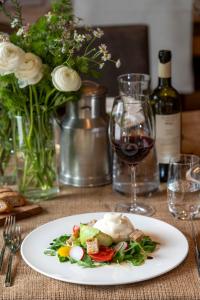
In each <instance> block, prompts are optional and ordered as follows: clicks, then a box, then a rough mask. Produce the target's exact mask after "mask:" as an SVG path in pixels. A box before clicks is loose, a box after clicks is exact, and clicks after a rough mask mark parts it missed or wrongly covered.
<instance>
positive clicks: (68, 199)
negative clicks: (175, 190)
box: [0, 185, 200, 300]
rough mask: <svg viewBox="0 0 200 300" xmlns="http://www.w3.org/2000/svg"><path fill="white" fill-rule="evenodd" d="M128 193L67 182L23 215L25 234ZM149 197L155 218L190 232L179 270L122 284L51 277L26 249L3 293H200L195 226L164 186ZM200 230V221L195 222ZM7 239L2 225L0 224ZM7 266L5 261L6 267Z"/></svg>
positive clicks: (58, 299) (59, 297)
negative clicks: (178, 216)
mask: <svg viewBox="0 0 200 300" xmlns="http://www.w3.org/2000/svg"><path fill="white" fill-rule="evenodd" d="M122 200H124V201H127V200H128V199H127V198H126V197H124V196H121V195H119V194H116V193H113V191H112V187H111V186H110V185H108V186H104V187H98V188H88V189H83V188H72V187H68V188H65V189H64V190H63V191H62V193H61V195H59V196H58V197H57V198H56V199H54V200H49V201H44V202H41V206H42V207H43V213H41V214H39V215H37V216H34V217H31V218H27V219H24V220H21V221H19V224H20V225H21V226H22V228H23V234H24V236H25V235H26V234H28V233H29V232H30V231H31V230H33V229H34V228H36V227H37V226H39V225H41V224H44V223H46V222H48V221H51V220H54V219H56V218H60V217H64V216H68V215H73V214H77V213H86V212H97V211H110V210H112V209H113V207H114V206H115V204H116V202H117V201H122ZM144 201H146V202H149V203H151V204H152V205H154V206H155V208H156V213H155V215H154V217H155V218H158V219H161V220H163V221H166V222H168V223H170V224H172V225H173V226H176V227H177V228H178V229H179V230H181V231H182V232H183V234H185V236H186V237H187V239H188V242H189V245H190V249H189V254H188V256H187V258H186V259H185V261H184V262H183V263H182V264H181V265H179V266H178V267H177V268H175V269H174V270H172V271H170V272H168V273H166V274H164V275H162V276H160V277H157V278H154V279H152V280H148V281H145V282H140V283H135V284H129V285H121V286H107V287H106V286H105V287H103V286H101V287H100V286H99V287H95V286H84V285H77V284H70V283H64V282H60V281H57V280H54V279H51V278H48V277H45V276H43V275H41V274H39V273H37V272H36V271H34V270H32V269H31V268H30V267H28V266H27V265H26V264H25V263H24V262H23V260H22V259H21V257H20V255H18V257H17V259H15V263H14V273H15V280H14V284H13V286H12V287H10V288H4V274H1V275H0V299H2V300H3V299H4V300H9V299H13V300H29V299H30V300H34V299H37V300H43V299H45V300H76V299H77V300H78V299H87V300H90V299H91V300H93V299H95V300H98V299H101V300H111V299H112V300H115V299H116V300H122V299H127V300H129V299H134V300H136V299H140V300H147V299H148V300H150V299H152V300H157V299H162V300H164V299H166V300H171V299H181V300H183V299H185V300H186V299H187V300H193V299H200V280H199V277H198V273H197V268H196V264H195V255H194V244H193V241H192V234H191V227H190V224H189V223H188V222H187V221H177V220H175V219H174V218H173V217H172V216H171V215H170V214H169V212H168V209H167V202H166V192H165V191H164V192H158V193H156V194H154V195H153V196H152V197H151V198H146V199H144ZM194 224H195V228H196V231H197V232H198V230H199V231H200V221H199V220H196V221H195V222H194ZM0 243H2V228H1V229H0ZM3 271H4V272H5V266H4V270H3Z"/></svg>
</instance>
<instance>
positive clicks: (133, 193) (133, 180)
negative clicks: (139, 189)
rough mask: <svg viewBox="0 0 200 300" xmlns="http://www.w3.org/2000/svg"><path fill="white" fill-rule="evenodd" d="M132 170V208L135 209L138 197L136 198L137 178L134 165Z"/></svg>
mask: <svg viewBox="0 0 200 300" xmlns="http://www.w3.org/2000/svg"><path fill="white" fill-rule="evenodd" d="M130 169H131V206H132V207H135V206H136V204H137V196H136V178H135V169H136V167H135V166H134V165H132V166H131V167H130Z"/></svg>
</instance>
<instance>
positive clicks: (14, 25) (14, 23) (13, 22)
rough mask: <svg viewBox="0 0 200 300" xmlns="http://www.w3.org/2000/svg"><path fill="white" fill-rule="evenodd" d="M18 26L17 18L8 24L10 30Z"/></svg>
mask: <svg viewBox="0 0 200 300" xmlns="http://www.w3.org/2000/svg"><path fill="white" fill-rule="evenodd" d="M18 24H19V20H18V19H17V18H14V19H13V20H12V22H11V23H10V26H11V28H15V27H17V25H18Z"/></svg>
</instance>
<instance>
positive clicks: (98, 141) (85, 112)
mask: <svg viewBox="0 0 200 300" xmlns="http://www.w3.org/2000/svg"><path fill="white" fill-rule="evenodd" d="M105 100H106V89H105V88H104V87H103V86H100V85H98V84H95V83H93V82H90V81H86V82H84V85H83V88H82V95H81V99H80V100H79V101H74V102H73V101H70V102H68V103H67V104H66V112H65V116H64V119H63V120H62V122H61V136H60V180H61V183H63V184H69V185H73V186H83V187H84V186H85V187H86V186H91V187H92V186H99V185H104V184H108V183H110V182H111V178H112V176H111V170H112V166H111V159H110V148H109V140H108V117H107V115H106V110H105Z"/></svg>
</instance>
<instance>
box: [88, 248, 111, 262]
mask: <svg viewBox="0 0 200 300" xmlns="http://www.w3.org/2000/svg"><path fill="white" fill-rule="evenodd" d="M114 253H115V251H114V250H113V249H112V248H109V247H105V246H101V247H100V249H99V252H98V253H96V254H89V256H90V257H91V258H92V259H93V260H95V261H98V262H104V261H111V260H112V258H113V255H114Z"/></svg>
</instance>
